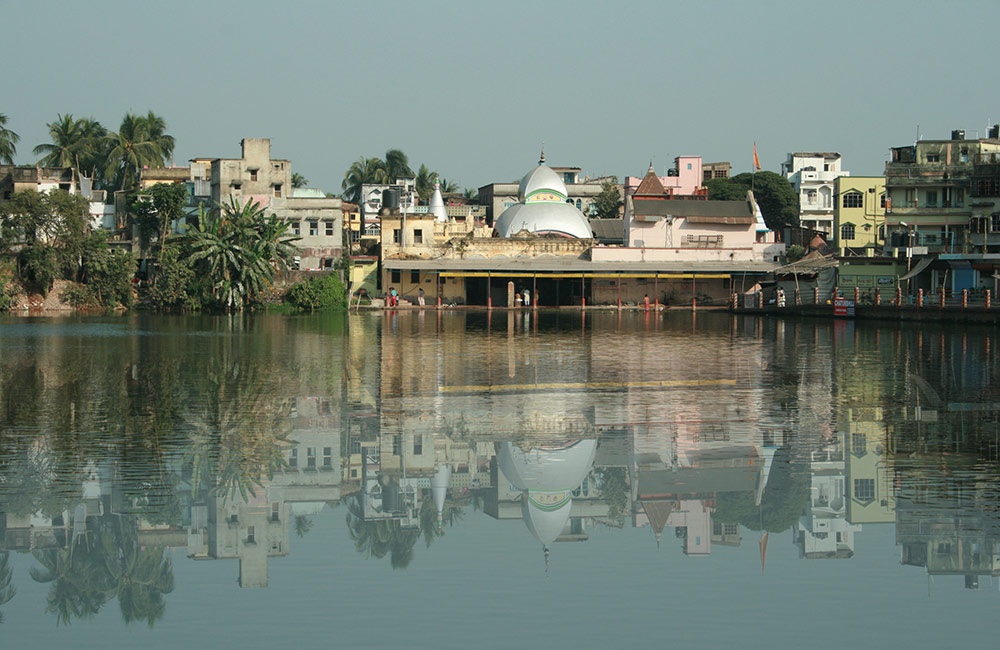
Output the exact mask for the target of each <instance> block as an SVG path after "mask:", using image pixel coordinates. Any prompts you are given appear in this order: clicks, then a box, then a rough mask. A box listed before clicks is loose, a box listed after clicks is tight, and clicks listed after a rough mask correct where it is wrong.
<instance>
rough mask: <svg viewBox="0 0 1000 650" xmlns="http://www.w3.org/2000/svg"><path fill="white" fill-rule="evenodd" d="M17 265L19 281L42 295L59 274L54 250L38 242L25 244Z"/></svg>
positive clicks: (46, 293) (47, 290)
mask: <svg viewBox="0 0 1000 650" xmlns="http://www.w3.org/2000/svg"><path fill="white" fill-rule="evenodd" d="M18 265H19V266H20V269H21V281H22V282H23V283H24V284H25V285H26V287H30V288H34V289H37V290H38V291H39V292H40V293H41V294H42V295H43V296H47V295H48V293H49V289H51V288H52V283H53V282H54V281H55V279H56V277H57V276H58V275H59V260H58V258H57V256H56V250H55V249H54V248H52V247H51V246H48V245H46V244H40V243H35V244H32V245H30V246H25V247H24V248H23V249H21V252H20V254H19V255H18Z"/></svg>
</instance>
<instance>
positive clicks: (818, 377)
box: [0, 313, 1000, 623]
mask: <svg viewBox="0 0 1000 650" xmlns="http://www.w3.org/2000/svg"><path fill="white" fill-rule="evenodd" d="M628 318H629V319H631V320H630V321H627V322H624V323H623V317H622V316H621V315H618V314H594V315H590V314H588V315H587V316H586V317H584V318H581V317H580V316H579V314H576V315H574V316H572V317H570V316H567V315H561V314H556V315H552V314H548V315H539V314H534V313H525V314H514V313H504V314H488V313H463V314H440V313H433V314H429V315H423V314H420V315H418V314H396V315H393V316H392V317H391V318H385V319H383V318H382V317H381V316H375V315H353V314H352V315H350V316H347V317H345V318H344V319H343V322H338V323H336V324H335V325H334V326H332V327H330V328H327V329H317V330H311V329H309V326H308V324H306V323H303V322H298V321H280V322H278V321H266V327H265V326H261V328H260V329H258V330H254V331H253V332H252V336H249V337H248V338H247V340H246V341H245V342H244V343H243V344H239V343H235V342H233V340H229V339H226V340H222V337H219V339H220V340H216V339H212V338H208V337H206V340H205V341H204V342H200V343H198V345H197V346H195V348H194V349H192V350H190V351H189V350H186V349H185V346H186V345H189V343H185V342H183V341H176V342H170V341H168V343H167V347H166V349H164V350H162V351H160V352H156V353H152V352H150V351H149V350H145V349H143V348H142V347H141V344H142V341H140V342H139V343H137V344H136V347H135V348H134V349H129V348H127V347H120V348H115V349H112V348H108V349H106V350H104V352H105V353H106V354H107V357H108V359H110V360H109V361H106V363H107V367H106V368H94V367H92V366H91V365H89V364H90V362H89V361H88V360H87V359H88V357H86V356H83V355H81V354H80V353H79V351H78V350H76V349H75V348H74V347H73V346H67V347H65V348H59V347H57V346H48V345H43V346H42V347H41V348H39V349H35V350H32V351H31V353H30V354H29V353H27V352H25V353H20V354H19V353H17V352H12V353H11V354H9V355H8V356H7V357H5V358H4V359H3V360H2V361H0V365H2V369H3V371H4V372H3V377H4V381H3V383H2V398H3V409H2V410H0V415H2V417H3V422H2V424H3V434H2V436H0V478H2V480H0V524H2V525H0V607H2V606H3V604H4V602H3V601H4V600H7V601H10V600H11V599H13V598H14V593H15V592H16V589H15V587H16V585H15V584H14V583H15V579H14V577H13V574H12V572H11V571H10V568H9V565H10V559H9V558H10V555H9V554H10V553H11V552H14V553H30V554H31V555H32V560H33V562H34V564H33V568H34V571H33V572H32V573H31V578H32V579H33V580H36V581H38V582H45V583H47V584H51V587H52V591H51V592H50V601H49V602H48V604H47V607H48V608H49V610H48V611H50V612H52V613H53V615H54V616H55V617H56V619H57V620H58V621H59V622H64V623H68V622H70V621H72V620H74V619H75V618H80V617H86V616H89V615H93V614H94V613H95V612H96V611H98V610H99V609H100V608H101V607H102V606H104V605H105V604H106V603H107V602H110V600H117V601H118V603H119V606H120V607H121V608H122V611H123V615H125V616H126V618H127V619H128V620H142V621H146V622H149V623H151V622H153V621H155V620H157V619H158V618H159V617H161V616H162V615H163V611H164V607H165V603H166V595H167V594H169V593H170V592H171V591H172V589H173V574H172V565H171V562H170V552H171V551H172V550H176V552H177V553H179V554H181V555H183V556H185V557H186V558H187V560H188V561H213V560H229V561H231V562H232V567H233V569H232V571H233V575H234V578H235V582H236V583H237V584H238V585H239V587H241V588H264V587H268V585H269V584H270V572H271V571H272V570H274V567H275V566H276V565H280V562H281V558H284V557H287V556H288V555H290V554H292V553H294V550H295V543H296V540H297V539H299V538H301V537H304V536H306V535H310V534H312V533H310V531H311V529H312V527H313V524H314V522H315V521H316V520H318V519H320V518H322V517H326V516H329V515H330V512H331V511H334V514H335V516H336V517H337V518H338V520H341V521H343V522H344V524H345V526H344V533H343V534H344V535H346V536H349V538H350V540H351V542H352V543H353V545H354V548H355V549H356V551H357V553H358V556H357V557H358V558H370V559H371V560H372V561H383V562H388V564H389V566H391V567H392V568H393V569H405V568H406V567H408V566H410V565H411V564H412V563H413V562H414V561H416V560H417V558H418V557H419V556H420V554H421V553H433V552H435V550H436V549H434V548H433V543H434V542H435V540H437V539H439V538H441V537H442V536H444V535H446V534H448V531H449V529H450V528H452V527H455V526H462V525H463V522H465V521H466V520H467V518H471V517H474V516H481V515H480V514H479V513H478V511H482V514H483V515H486V516H488V517H492V518H494V519H497V520H500V521H502V522H510V526H512V527H513V528H515V529H518V528H519V527H523V531H520V530H519V531H518V532H522V534H521V535H519V536H518V537H517V538H515V539H517V540H520V541H517V542H515V543H517V544H522V543H523V547H524V548H530V547H536V548H538V549H539V550H540V551H541V555H542V556H543V558H544V562H545V565H546V566H547V565H548V564H549V563H554V562H558V559H559V557H560V555H561V554H572V553H574V552H575V551H573V550H572V549H573V548H587V547H588V546H589V545H587V546H574V545H570V544H565V543H568V542H584V543H586V542H588V541H589V540H590V539H591V536H592V535H593V534H594V531H596V530H599V529H608V530H615V531H617V530H618V529H626V528H631V529H641V530H637V531H635V532H636V534H641V535H648V538H647V539H648V543H647V544H646V548H647V549H648V552H649V553H651V554H655V553H657V551H656V549H657V548H660V549H661V550H660V553H664V554H665V553H670V552H673V553H677V552H678V551H679V552H680V553H681V554H683V555H685V556H706V555H710V554H712V553H713V552H716V551H718V552H720V553H734V554H739V557H740V558H746V559H744V560H743V561H747V562H753V563H755V564H756V563H757V562H759V563H760V564H761V568H762V569H763V568H764V567H765V564H766V552H767V548H768V536H769V535H771V533H774V534H775V535H771V544H772V547H771V548H772V551H771V552H772V553H773V552H775V551H774V550H773V548H774V547H773V544H774V543H775V540H779V539H780V540H784V542H783V544H784V545H785V549H787V550H788V551H789V552H793V553H797V555H798V557H800V558H802V559H803V560H832V559H839V560H850V559H851V558H852V557H854V556H855V554H856V553H858V552H861V551H859V549H861V548H863V546H860V545H859V540H861V539H864V537H865V535H866V531H870V530H873V527H876V526H893V527H894V531H895V543H896V545H897V546H898V549H899V553H900V560H901V563H902V564H903V565H904V567H905V569H904V570H911V569H910V567H919V568H921V569H923V570H924V571H925V572H926V573H927V574H928V575H929V576H961V580H962V581H964V585H965V586H966V587H969V588H976V587H978V586H979V585H980V580H981V579H983V578H984V577H986V578H989V579H992V578H993V577H995V576H1000V573H998V572H1000V518H998V516H997V514H996V513H997V512H998V511H1000V490H998V487H1000V484H998V479H997V478H996V471H995V470H996V463H997V461H998V455H1000V444H998V443H997V440H998V431H1000V424H998V423H1000V396H998V394H997V390H998V389H997V388H996V386H1000V381H997V379H998V378H997V377H996V376H995V375H996V363H995V362H994V359H993V355H994V354H995V351H996V345H995V343H994V342H993V341H992V335H991V333H989V332H981V333H978V334H975V335H971V334H970V335H968V336H965V335H963V336H962V337H955V336H950V337H945V336H944V334H943V333H942V334H940V335H934V336H932V335H927V334H923V333H921V332H920V331H902V330H899V329H885V328H870V329H867V330H860V329H855V328H854V327H853V326H850V327H848V326H843V325H841V324H838V325H836V326H830V325H828V324H825V323H805V322H789V323H777V324H775V323H771V324H767V323H765V322H763V321H760V320H758V319H750V318H735V319H732V320H727V321H726V325H725V327H724V328H723V327H716V328H715V329H711V328H709V329H702V330H701V331H700V332H699V333H698V334H697V338H696V335H695V333H694V330H693V329H691V325H690V324H687V323H686V324H685V326H684V327H681V326H678V325H676V324H675V325H673V326H672V327H671V328H667V327H666V326H665V325H664V326H663V327H664V329H663V331H660V330H658V329H657V328H659V327H661V325H660V324H657V323H647V322H646V321H645V320H644V318H643V316H642V315H634V316H629V317H628ZM762 328H771V329H768V330H766V331H765V330H763V329H762ZM706 338H707V339H708V340H709V341H710V342H711V344H710V345H707V346H706V345H705V344H704V343H703V341H704V340H706ZM696 341H699V342H702V343H699V344H697V345H696V343H695V342H696ZM765 341H767V343H766V344H765ZM96 345H105V343H97V344H96ZM199 346H200V347H199ZM972 346H975V347H976V348H977V349H978V350H980V352H979V353H978V354H976V355H972V354H970V353H969V352H968V350H969V348H970V347H972ZM275 348H276V349H280V350H281V351H282V355H283V356H282V357H281V358H282V360H283V361H282V363H277V362H276V361H275V357H274V356H273V352H274V349H275ZM116 355H117V356H116ZM122 378H124V383H125V388H124V393H122V390H123V389H122V388H121V382H122ZM84 384H86V385H88V386H89V388H90V392H89V393H88V392H84V391H82V387H83V385H84ZM158 409H159V410H158ZM512 520H519V521H518V523H515V522H513V521H512ZM779 533H781V534H782V536H781V537H780V538H779V537H776V535H777V534H779ZM621 534H623V535H625V534H629V533H628V532H627V531H624V532H622V533H621ZM785 535H788V537H785ZM744 537H748V538H749V537H753V538H754V539H758V538H759V539H760V542H759V546H760V551H761V553H760V555H759V556H758V555H757V553H756V548H755V549H753V552H752V553H746V552H745V551H746V549H745V548H743V547H744V546H746V545H744V544H743V541H744ZM789 538H790V541H791V544H792V547H794V548H790V547H789V546H787V542H788V540H789ZM420 540H423V542H424V544H421V545H418V544H417V542H418V541H420ZM664 542H666V543H664ZM754 546H755V547H756V546H758V545H756V544H755V545H754ZM563 549H566V550H563ZM654 557H656V556H655V555H654ZM344 561H347V560H344ZM498 561H499V563H500V564H503V558H502V557H501V558H499V560H498ZM539 561H540V562H541V561H542V558H540V559H539ZM845 565H847V564H846V563H845ZM220 566H222V565H220ZM138 570H141V571H142V572H143V573H142V575H141V576H140V575H138V574H137V573H136V571H138ZM140 578H141V580H140ZM137 580H139V581H140V582H142V584H143V585H144V587H143V589H141V590H136V589H132V588H131V587H129V588H128V589H126V586H127V585H132V584H134V583H136V581H137ZM0 612H2V609H0ZM126 612H127V614H126Z"/></svg>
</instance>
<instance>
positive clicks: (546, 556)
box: [542, 545, 549, 577]
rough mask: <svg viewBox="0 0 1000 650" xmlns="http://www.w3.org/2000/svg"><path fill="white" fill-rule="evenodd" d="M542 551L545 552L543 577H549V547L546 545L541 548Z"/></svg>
mask: <svg viewBox="0 0 1000 650" xmlns="http://www.w3.org/2000/svg"><path fill="white" fill-rule="evenodd" d="M542 551H544V552H545V576H546V577H548V575H549V547H548V546H547V545H545V546H542Z"/></svg>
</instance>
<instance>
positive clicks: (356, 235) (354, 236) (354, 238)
mask: <svg viewBox="0 0 1000 650" xmlns="http://www.w3.org/2000/svg"><path fill="white" fill-rule="evenodd" d="M351 241H352V242H353V243H355V244H356V243H358V242H359V241H361V233H360V232H358V231H357V230H352V231H351Z"/></svg>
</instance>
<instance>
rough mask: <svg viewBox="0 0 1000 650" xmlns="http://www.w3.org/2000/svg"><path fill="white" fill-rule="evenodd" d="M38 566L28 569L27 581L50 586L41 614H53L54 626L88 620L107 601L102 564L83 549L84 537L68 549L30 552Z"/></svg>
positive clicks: (95, 556)
mask: <svg viewBox="0 0 1000 650" xmlns="http://www.w3.org/2000/svg"><path fill="white" fill-rule="evenodd" d="M32 556H34V558H35V560H36V561H37V562H38V563H39V564H40V565H41V568H39V567H31V568H30V569H29V570H28V573H29V575H31V579H32V580H34V581H35V582H39V583H43V584H44V583H51V587H49V593H48V594H47V595H46V598H45V600H46V606H45V611H46V612H49V613H51V614H55V616H56V623H57V624H59V625H64V624H65V625H68V624H69V623H71V622H72V621H73V619H74V618H90V617H92V616H93V615H94V614H96V613H97V612H98V611H99V610H100V609H101V607H102V606H103V605H104V603H105V602H106V601H107V594H106V591H107V580H106V575H105V572H104V570H103V562H101V561H100V559H99V557H98V556H97V555H96V554H95V553H94V551H92V550H91V549H88V548H87V547H86V543H85V541H84V538H82V537H81V538H79V539H78V540H77V541H75V542H73V543H72V544H71V545H70V547H69V548H59V549H51V548H49V549H43V550H36V551H32Z"/></svg>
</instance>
